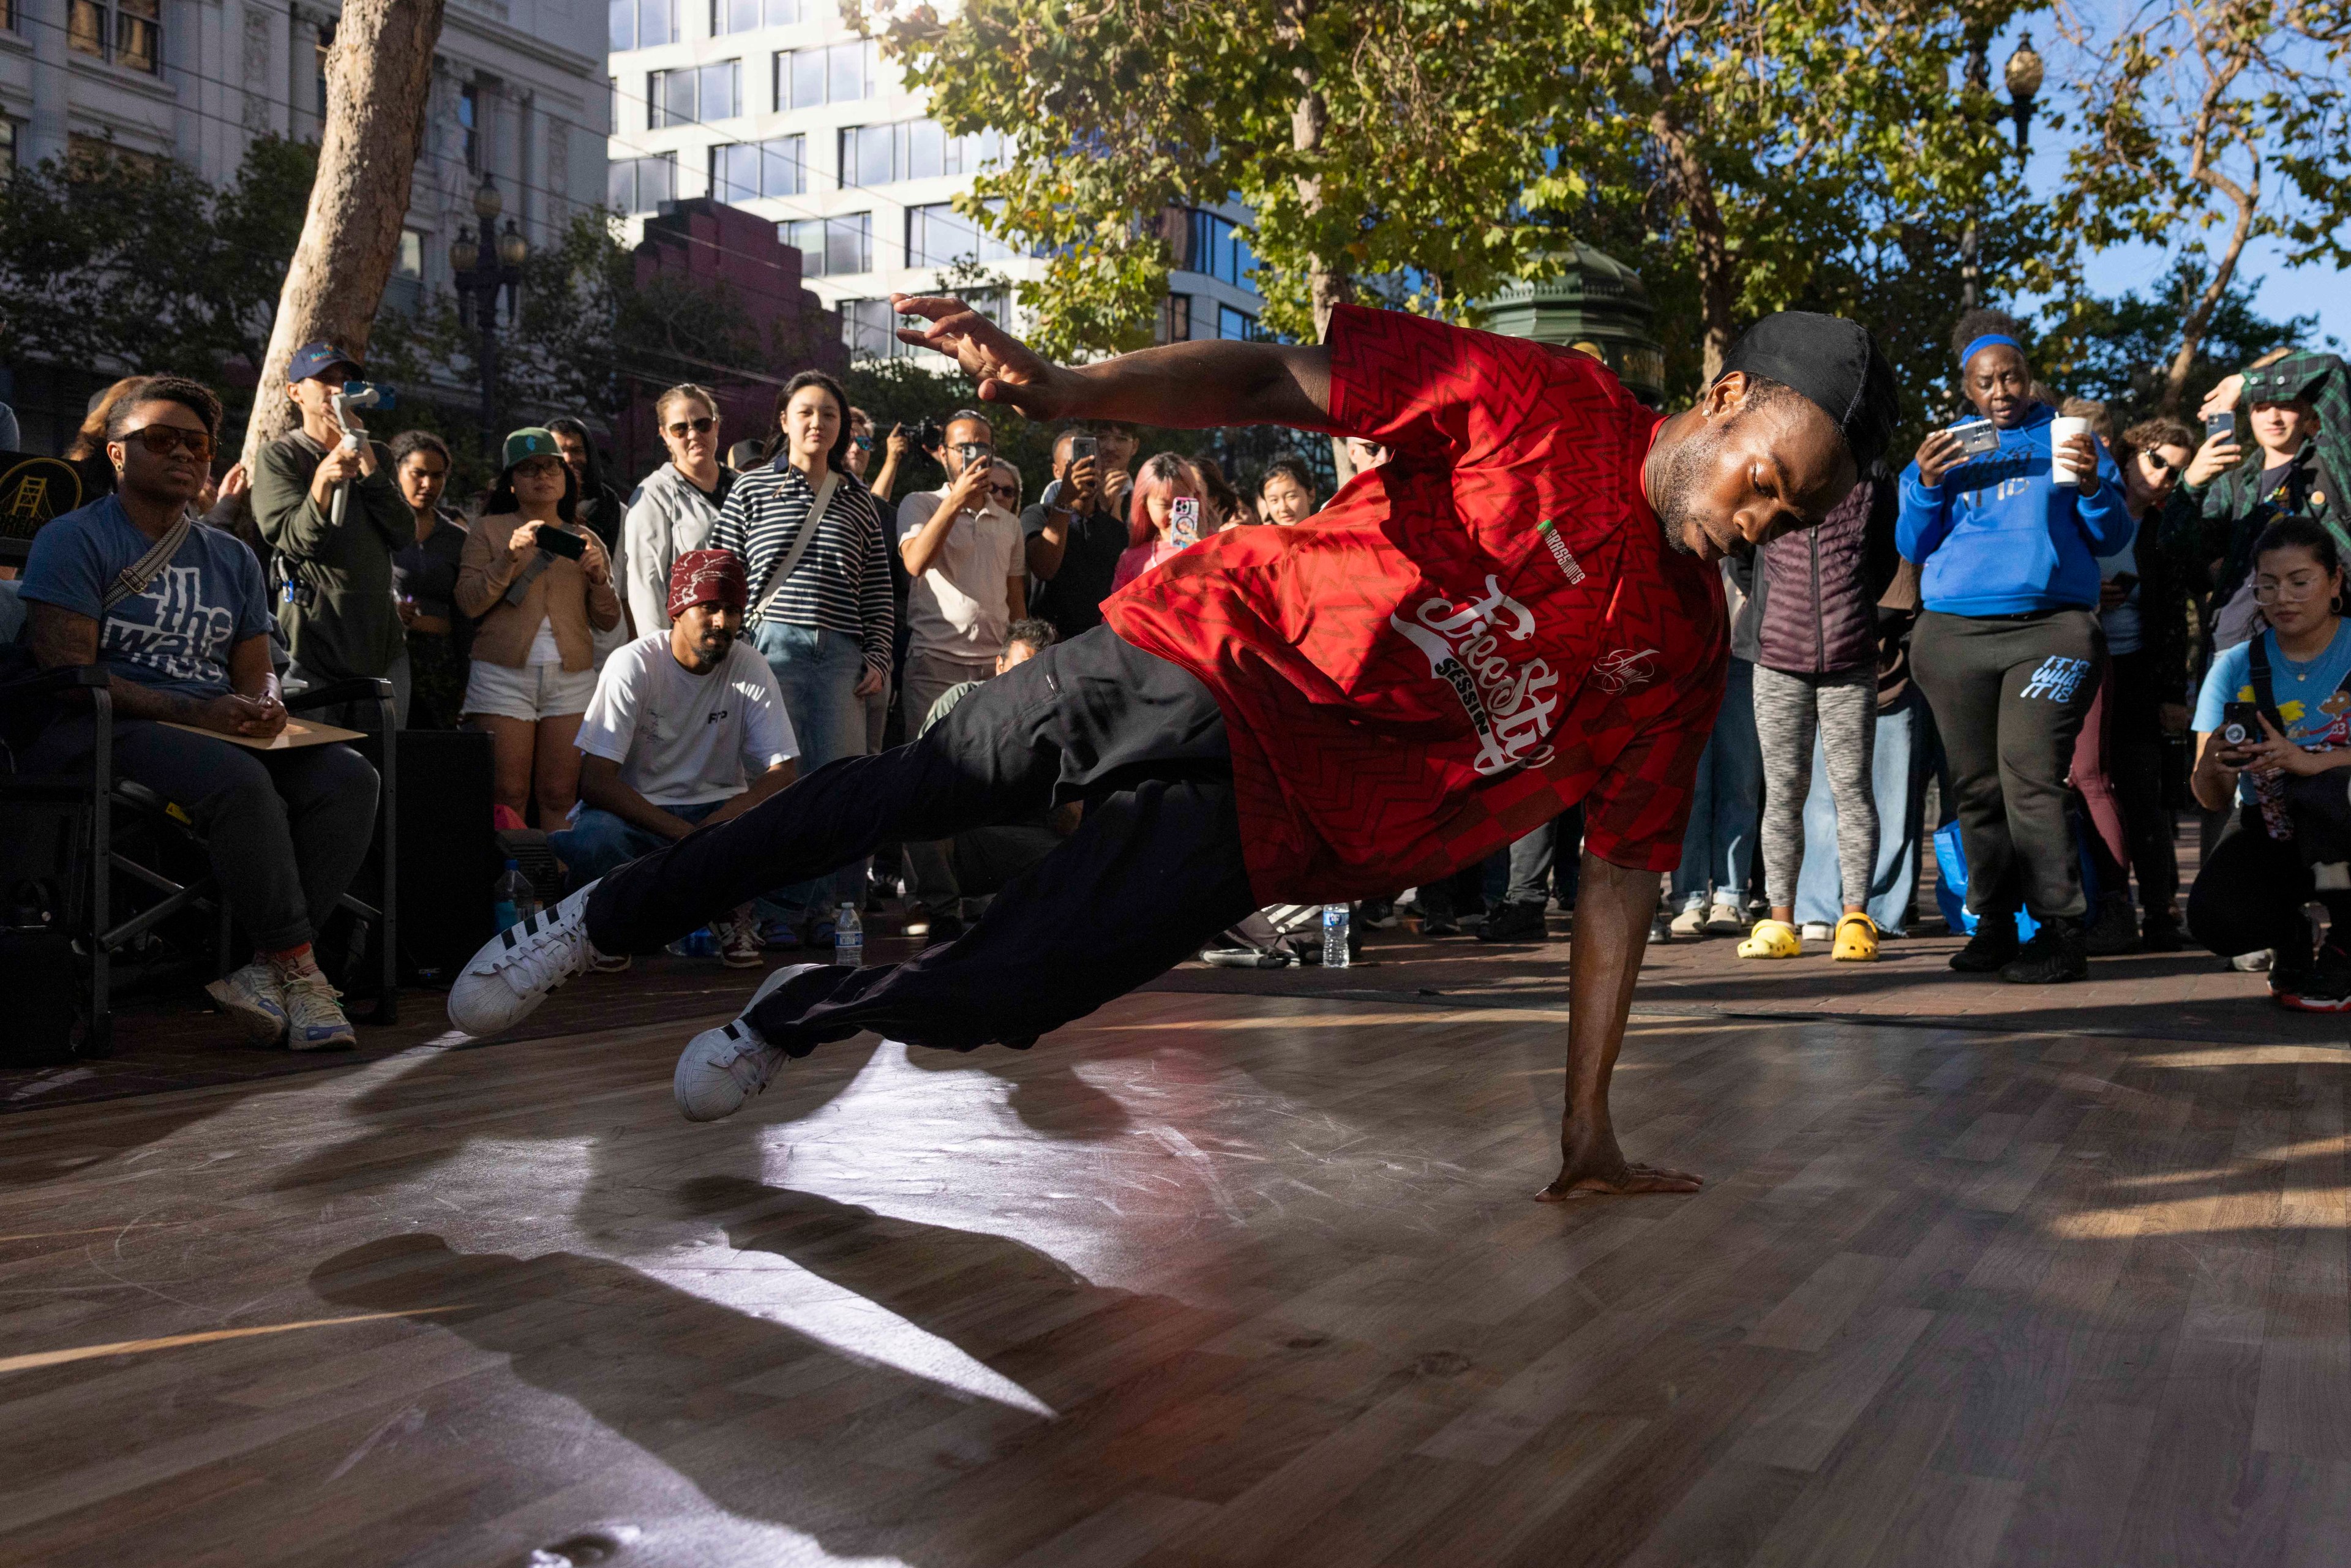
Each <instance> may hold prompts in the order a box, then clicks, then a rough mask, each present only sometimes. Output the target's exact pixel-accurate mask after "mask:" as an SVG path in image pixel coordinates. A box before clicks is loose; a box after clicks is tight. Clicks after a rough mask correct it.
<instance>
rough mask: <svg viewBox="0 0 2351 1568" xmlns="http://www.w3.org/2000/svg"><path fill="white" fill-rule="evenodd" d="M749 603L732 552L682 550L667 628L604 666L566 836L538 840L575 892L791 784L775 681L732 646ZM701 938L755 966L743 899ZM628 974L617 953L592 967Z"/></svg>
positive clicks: (788, 725) (753, 934) (755, 656)
mask: <svg viewBox="0 0 2351 1568" xmlns="http://www.w3.org/2000/svg"><path fill="white" fill-rule="evenodd" d="M749 597H750V591H749V584H748V583H747V581H746V580H745V578H744V575H743V561H742V558H741V557H739V556H737V555H736V554H734V553H733V552H732V551H730V550H716V549H705V550H688V551H686V552H685V553H684V555H681V556H679V557H678V558H677V563H676V565H675V566H674V567H673V568H672V569H671V571H670V580H669V617H670V624H669V628H668V630H666V631H662V632H647V633H646V634H645V635H643V636H642V637H640V638H638V639H637V640H636V641H635V642H633V643H627V644H625V645H624V646H622V647H621V648H619V649H616V650H615V651H614V652H613V653H612V656H611V658H610V659H607V660H606V661H605V662H604V669H603V673H602V674H600V675H599V676H598V677H597V679H596V695H595V697H594V698H593V699H592V700H591V701H590V703H589V705H588V711H587V713H586V714H584V715H582V716H581V717H580V738H579V740H578V742H577V743H576V744H577V745H578V746H579V747H580V751H581V752H582V753H583V754H584V755H583V757H582V758H581V760H580V810H579V811H578V813H577V814H576V815H574V817H573V818H572V821H571V826H570V828H569V829H568V830H567V831H562V832H558V833H550V834H549V835H548V843H549V846H550V847H551V848H553V849H554V851H555V852H556V853H557V854H558V855H559V856H561V857H562V859H563V862H564V863H565V864H566V865H568V866H569V868H570V871H571V884H572V885H573V886H574V887H581V886H585V885H586V884H587V883H590V882H593V881H595V880H596V879H597V878H598V877H600V876H602V875H603V874H604V873H606V872H609V871H611V870H612V869H613V868H614V867H616V866H619V865H621V864H623V863H624V862H629V861H632V860H634V859H636V858H637V857H638V856H639V855H642V854H647V853H650V852H653V851H654V850H657V849H659V848H661V847H662V846H663V845H664V844H667V843H670V842H673V841H675V840H678V839H682V838H684V837H685V835H686V834H688V833H690V832H692V831H694V830H695V828H697V827H700V826H702V825H704V824H705V823H709V822H723V821H727V820H729V819H730V818H734V817H737V816H740V815H742V813H744V812H745V811H747V810H750V809H751V808H752V807H754V806H756V805H758V803H759V802H760V801H762V800H766V799H767V798H768V796H770V795H772V794H774V793H775V792H776V791H777V790H778V789H782V788H783V787H784V786H785V785H787V784H789V783H790V782H791V781H792V779H793V776H794V774H795V772H796V771H797V770H796V769H795V768H793V766H792V758H794V757H796V756H798V755H799V748H798V747H797V746H796V745H795V744H794V742H793V739H792V722H791V720H790V719H789V717H787V716H785V713H784V699H783V694H782V692H781V691H779V690H778V688H777V686H776V676H775V673H774V672H773V671H771V670H770V669H768V661H767V660H765V659H764V658H761V657H760V656H759V653H758V650H757V649H754V648H752V647H750V646H748V645H747V644H746V643H740V642H738V641H737V637H738V636H739V635H740V633H741V632H742V630H743V612H744V611H745V610H746V608H747V605H748V601H749ZM712 932H713V934H714V935H715V936H716V937H717V938H718V956H719V958H720V960H721V961H722V962H723V963H725V964H726V966H727V967H730V968H756V967H758V965H759V964H760V963H761V962H762V959H761V957H760V946H759V933H758V920H757V919H756V918H755V917H754V915H753V913H752V906H751V905H750V904H744V905H742V906H741V907H740V908H738V909H736V910H734V911H732V912H731V913H729V914H728V915H726V917H724V918H723V919H721V920H718V921H716V922H714V923H713V925H712ZM596 967H597V968H598V969H600V970H604V971H610V970H613V969H625V968H627V967H629V960H628V956H627V955H625V954H622V955H620V956H614V957H611V958H600V959H599V960H598V962H597V965H596Z"/></svg>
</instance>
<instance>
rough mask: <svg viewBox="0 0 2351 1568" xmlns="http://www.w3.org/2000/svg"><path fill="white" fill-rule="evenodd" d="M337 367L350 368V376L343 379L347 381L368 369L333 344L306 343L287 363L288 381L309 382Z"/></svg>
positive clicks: (295, 351)
mask: <svg viewBox="0 0 2351 1568" xmlns="http://www.w3.org/2000/svg"><path fill="white" fill-rule="evenodd" d="M337 365H345V366H348V367H349V368H350V372H351V373H350V376H346V377H344V378H342V379H344V380H346V381H350V380H352V379H355V378H357V377H359V376H360V375H362V374H364V373H365V372H366V368H367V367H365V366H364V365H362V364H360V361H358V360H356V359H353V358H352V357H351V356H350V354H347V353H345V352H344V351H343V350H340V349H339V348H337V347H335V345H334V344H332V343H325V342H319V343H305V344H303V345H302V346H301V347H300V348H298V349H297V350H294V358H293V359H292V360H290V361H287V366H286V380H287V382H288V383H291V382H307V381H309V380H311V379H312V378H314V377H317V376H320V375H323V374H325V373H326V372H327V371H331V370H333V369H334V368H335V367H336V366H337Z"/></svg>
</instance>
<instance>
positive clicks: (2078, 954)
mask: <svg viewBox="0 0 2351 1568" xmlns="http://www.w3.org/2000/svg"><path fill="white" fill-rule="evenodd" d="M2085 936H2086V928H2085V926H2084V925H2083V924H2082V922H2081V920H2080V919H2079V917H2072V918H2068V917H2066V916H2064V915H2052V916H2050V917H2049V918H2048V919H2046V920H2043V922H2042V923H2041V929H2040V930H2038V931H2036V932H2034V933H2033V934H2032V941H2030V942H2027V943H2026V944H2025V945H2024V946H2023V947H2022V949H2020V950H2019V951H2018V953H2017V955H2016V956H2015V957H2013V958H2011V959H2010V960H2009V961H2008V962H2007V963H2005V964H2002V965H2001V967H2000V977H2001V979H2003V980H2006V981H2007V982H2008V983H2009V984H2010V985H2011V986H2054V985H2061V984H2063V983H2064V982H2065V981H2067V980H2086V979H2088V978H2089V977H2090V959H2089V955H2088V954H2087V953H2085V951H2084V950H2083V947H2084V940H2085Z"/></svg>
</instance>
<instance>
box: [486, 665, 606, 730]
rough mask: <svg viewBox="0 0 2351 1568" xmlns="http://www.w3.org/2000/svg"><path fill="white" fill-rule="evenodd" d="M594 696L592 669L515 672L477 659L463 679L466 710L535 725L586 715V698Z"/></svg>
mask: <svg viewBox="0 0 2351 1568" xmlns="http://www.w3.org/2000/svg"><path fill="white" fill-rule="evenodd" d="M594 695H596V672H595V671H593V670H582V671H580V673H579V674H564V671H563V666H562V665H560V664H525V665H523V666H522V667H521V668H519V669H516V668H513V667H511V666H509V665H506V664H491V663H490V662H489V661H487V660H486V659H476V660H475V661H474V673H473V674H471V675H469V676H468V677H466V680H465V711H466V712H467V713H469V714H476V713H486V714H488V715H490V716H493V717H495V718H518V719H521V720H522V721H523V722H524V723H526V724H536V723H538V721H539V720H540V719H543V718H561V717H563V716H565V715H567V714H576V713H586V712H587V711H588V699H589V698H590V697H592V696H594Z"/></svg>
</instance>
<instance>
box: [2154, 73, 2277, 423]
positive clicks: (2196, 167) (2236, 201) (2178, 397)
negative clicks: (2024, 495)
mask: <svg viewBox="0 0 2351 1568" xmlns="http://www.w3.org/2000/svg"><path fill="white" fill-rule="evenodd" d="M2242 69H2243V67H2242V66H2241V65H2234V66H2230V67H2226V68H2222V69H2221V70H2220V71H2217V72H2215V73H2214V75H2213V77H2212V79H2211V80H2210V81H2209V82H2208V83H2206V84H2205V88H2204V93H2203V98H2202V100H2201V101H2200V102H2199V104H2198V106H2197V113H2196V121H2195V129H2194V131H2193V132H2192V134H2191V139H2190V150H2189V160H2188V177H2189V179H2191V180H2193V181H2195V182H2196V183H2198V184H2199V185H2201V186H2203V187H2204V188H2205V189H2206V190H2208V191H2214V192H2218V193H2220V194H2221V195H2223V196H2226V197H2228V198H2229V201H2230V204H2231V205H2233V206H2234V207H2235V208H2236V209H2237V221H2236V222H2235V223H2234V224H2233V225H2231V227H2230V229H2229V246H2228V248H2227V249H2226V250H2224V251H2222V252H2221V253H2220V261H2219V263H2218V264H2217V265H2216V266H2214V267H2213V268H2212V280H2211V282H2210V283H2209V284H2207V285H2206V286H2205V288H2204V292H2203V293H2201V294H2199V295H2198V296H2197V297H2196V303H2195V304H2194V305H2193V306H2192V307H2190V308H2189V312H2188V319H2186V320H2185V321H2183V322H2181V323H2180V324H2179V350H2177V351H2176V352H2174V353H2173V354H2172V356H2171V363H2170V365H2169V366H2168V368H2167V369H2166V370H2165V371H2164V372H2163V398H2162V400H2161V402H2160V403H2159V404H2158V406H2159V407H2160V408H2161V410H2162V412H2163V413H2168V414H2173V415H2177V414H2178V413H2179V405H2180V404H2181V403H2182V402H2185V401H2186V399H2187V395H2188V372H2189V371H2192V370H2194V369H2195V368H2196V350H2199V349H2200V348H2202V347H2203V346H2204V332H2205V329H2206V328H2208V327H2210V325H2211V323H2212V312H2213V311H2214V310H2216V309H2218V308H2220V298H2221V297H2222V296H2223V295H2225V294H2227V293H2228V291H2229V284H2230V282H2231V280H2232V279H2233V278H2234V277H2236V276H2237V260H2238V258H2239V257H2240V256H2243V255H2244V254H2245V241H2246V240H2247V239H2248V238H2250V237H2251V236H2252V232H2253V217H2254V214H2256V213H2258V212H2259V211H2260V210H2261V203H2262V164H2261V159H2260V156H2259V153H2258V151H2256V152H2255V156H2254V159H2253V169H2252V184H2251V186H2250V187H2248V186H2245V185H2240V184H2239V183H2237V182H2236V181H2234V180H2232V179H2231V178H2230V177H2229V176H2228V175H2226V174H2224V173H2222V172H2220V170H2218V169H2216V168H2214V167H2213V166H2212V139H2213V136H2214V135H2215V133H2216V121H2217V120H2218V118H2219V115H2220V105H2221V103H2222V100H2223V97H2224V95H2225V94H2226V93H2227V91H2228V89H2229V88H2230V86H2231V84H2233V83H2234V82H2235V81H2236V79H2237V77H2238V76H2239V74H2240V73H2241V71H2242Z"/></svg>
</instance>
